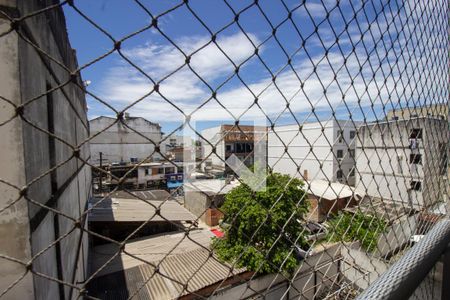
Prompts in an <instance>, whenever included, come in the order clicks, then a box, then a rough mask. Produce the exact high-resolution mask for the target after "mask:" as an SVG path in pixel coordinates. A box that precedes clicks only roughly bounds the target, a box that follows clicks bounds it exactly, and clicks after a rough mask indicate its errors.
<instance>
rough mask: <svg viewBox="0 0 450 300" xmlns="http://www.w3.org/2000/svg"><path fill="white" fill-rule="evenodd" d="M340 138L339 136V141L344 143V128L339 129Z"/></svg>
mask: <svg viewBox="0 0 450 300" xmlns="http://www.w3.org/2000/svg"><path fill="white" fill-rule="evenodd" d="M338 138H339V143H342V142H343V141H344V130H339V131H338Z"/></svg>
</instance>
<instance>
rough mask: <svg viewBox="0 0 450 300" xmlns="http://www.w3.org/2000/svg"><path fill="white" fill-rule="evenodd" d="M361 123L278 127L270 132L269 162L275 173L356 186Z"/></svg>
mask: <svg viewBox="0 0 450 300" xmlns="http://www.w3.org/2000/svg"><path fill="white" fill-rule="evenodd" d="M358 124H359V123H357V122H354V121H351V120H346V121H336V120H328V121H324V122H314V123H304V124H303V125H302V126H301V127H300V126H298V125H284V126H275V127H274V128H272V129H270V130H269V133H268V147H267V154H268V157H267V161H268V166H269V168H271V169H272V170H273V171H275V172H278V173H282V174H287V175H290V176H293V177H297V178H300V179H305V180H313V179H322V180H328V181H332V182H340V183H343V184H349V185H354V183H355V176H354V166H355V159H354V156H355V138H356V132H357V131H356V127H355V126H357V125H358Z"/></svg>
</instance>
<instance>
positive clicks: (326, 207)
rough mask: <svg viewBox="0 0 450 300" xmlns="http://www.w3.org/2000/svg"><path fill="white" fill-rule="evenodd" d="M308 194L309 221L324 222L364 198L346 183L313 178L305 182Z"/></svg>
mask: <svg viewBox="0 0 450 300" xmlns="http://www.w3.org/2000/svg"><path fill="white" fill-rule="evenodd" d="M305 190H306V193H307V194H308V201H309V204H310V205H309V214H308V216H307V218H306V219H307V220H308V221H314V222H323V221H325V220H326V219H327V218H328V217H331V216H332V215H333V214H336V213H338V212H339V211H341V210H344V209H347V208H350V207H353V206H355V205H357V204H358V202H359V200H361V199H362V195H361V194H360V193H359V192H358V191H356V190H355V188H353V187H350V186H348V185H345V184H341V183H338V182H329V181H326V180H320V179H319V180H312V181H308V182H307V183H305Z"/></svg>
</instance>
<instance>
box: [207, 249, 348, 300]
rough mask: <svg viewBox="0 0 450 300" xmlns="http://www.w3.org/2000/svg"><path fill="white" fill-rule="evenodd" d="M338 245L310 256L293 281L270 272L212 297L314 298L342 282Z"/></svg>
mask: <svg viewBox="0 0 450 300" xmlns="http://www.w3.org/2000/svg"><path fill="white" fill-rule="evenodd" d="M339 248H340V247H339V246H338V245H335V246H331V247H330V248H327V249H325V250H321V251H318V252H317V253H315V254H313V255H312V256H310V257H308V258H307V260H306V261H304V262H303V263H302V264H301V265H300V267H299V269H298V270H297V271H296V276H295V279H294V280H293V282H292V283H291V284H289V283H288V282H287V280H286V277H284V276H281V275H279V274H268V275H264V276H259V277H256V278H254V279H253V280H251V281H249V282H246V283H243V284H240V285H236V286H233V287H230V288H225V289H222V290H219V291H218V292H217V293H215V294H214V295H212V296H211V297H210V298H209V299H214V300H222V299H223V300H225V299H248V298H249V299H311V300H312V299H319V298H315V297H317V296H318V295H320V294H321V293H322V292H325V291H326V290H327V289H330V288H332V287H333V286H334V287H336V286H338V285H339V284H341V282H340V278H339V276H340V275H339V266H340V265H339V261H340V250H339ZM249 286H250V287H251V289H250V288H249ZM255 291H256V292H255Z"/></svg>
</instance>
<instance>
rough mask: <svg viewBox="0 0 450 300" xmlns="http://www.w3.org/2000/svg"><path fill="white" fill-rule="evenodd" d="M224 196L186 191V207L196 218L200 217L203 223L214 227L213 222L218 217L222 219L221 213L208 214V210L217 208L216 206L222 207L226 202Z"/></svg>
mask: <svg viewBox="0 0 450 300" xmlns="http://www.w3.org/2000/svg"><path fill="white" fill-rule="evenodd" d="M224 196H225V195H208V194H207V193H204V192H200V191H185V192H184V207H186V209H187V210H189V211H190V212H191V213H193V214H194V215H195V216H196V217H199V219H200V220H202V221H203V222H205V223H207V224H208V225H212V224H211V220H216V219H217V217H220V216H218V214H219V215H220V213H218V212H211V211H209V212H208V209H210V208H215V207H216V206H218V207H220V206H221V205H222V203H223V202H224V200H225V197H224ZM217 221H218V220H217ZM214 225H217V224H214ZM214 225H212V226H214Z"/></svg>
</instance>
